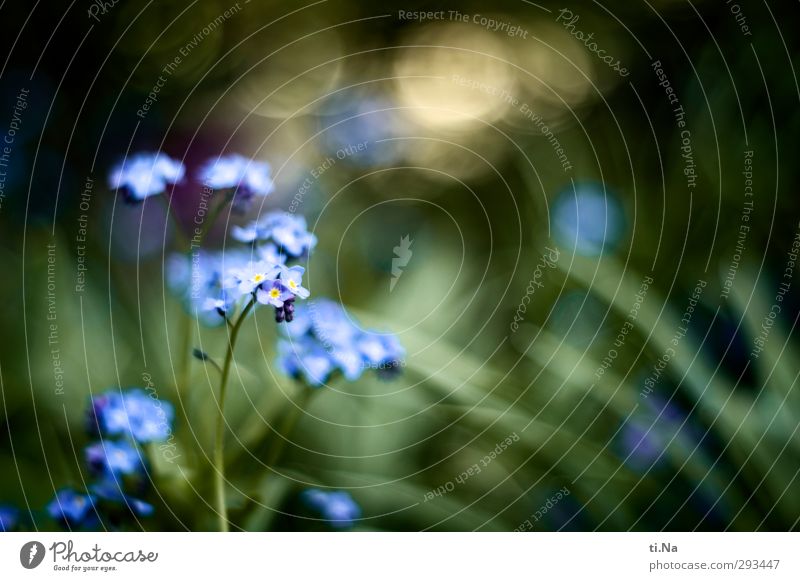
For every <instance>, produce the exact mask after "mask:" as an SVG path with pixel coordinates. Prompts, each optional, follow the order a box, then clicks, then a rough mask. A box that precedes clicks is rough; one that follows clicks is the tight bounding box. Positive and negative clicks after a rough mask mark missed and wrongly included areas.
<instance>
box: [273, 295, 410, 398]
mask: <svg viewBox="0 0 800 581" xmlns="http://www.w3.org/2000/svg"><path fill="white" fill-rule="evenodd" d="M295 317H296V319H295V321H294V323H292V325H289V326H287V327H283V328H282V333H283V335H284V337H285V338H284V339H282V340H281V341H280V343H279V345H278V353H279V356H278V366H279V367H280V368H281V369H282V370H283V371H284V372H285V373H286V374H288V375H290V376H291V377H294V378H296V379H301V380H303V381H305V383H307V384H308V385H310V386H312V387H318V386H320V385H322V384H324V383H326V382H327V381H328V379H329V378H330V377H331V375H333V373H334V372H337V371H338V372H341V374H342V375H343V376H344V377H345V379H347V380H348V381H355V380H356V379H358V378H359V377H360V376H361V374H362V373H363V371H364V369H366V368H373V369H375V370H377V371H378V374H379V375H380V376H382V377H386V378H389V377H391V376H393V375H394V374H395V372H396V371H397V370H398V369H399V367H400V362H401V361H402V359H403V357H404V356H405V350H404V349H403V347H402V346H401V345H400V341H399V340H398V339H397V337H396V336H395V335H389V334H380V333H376V332H373V331H364V330H362V329H361V328H360V327H358V325H357V323H356V322H355V321H354V320H353V319H351V318H350V316H349V315H348V314H347V312H346V311H345V309H344V308H343V307H342V306H341V305H340V304H338V303H336V302H334V301H331V300H328V299H316V300H314V301H312V302H311V303H309V304H308V305H307V306H305V307H302V308H299V309H298V310H297V311H296V313H295Z"/></svg>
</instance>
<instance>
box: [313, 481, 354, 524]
mask: <svg viewBox="0 0 800 581" xmlns="http://www.w3.org/2000/svg"><path fill="white" fill-rule="evenodd" d="M301 497H302V500H303V502H304V503H305V504H306V505H307V506H308V507H309V508H311V509H312V510H314V511H315V512H317V513H318V514H319V515H320V516H321V517H322V518H324V519H325V520H327V521H328V522H329V523H330V525H331V526H332V527H334V528H337V529H345V528H350V527H352V526H353V521H355V520H357V519H359V518H361V507H360V506H358V504H356V501H355V500H353V497H352V496H350V494H349V493H348V492H345V491H344V490H335V491H325V490H319V489H317V488H309V489H308V490H304V491H303V492H302V494H301Z"/></svg>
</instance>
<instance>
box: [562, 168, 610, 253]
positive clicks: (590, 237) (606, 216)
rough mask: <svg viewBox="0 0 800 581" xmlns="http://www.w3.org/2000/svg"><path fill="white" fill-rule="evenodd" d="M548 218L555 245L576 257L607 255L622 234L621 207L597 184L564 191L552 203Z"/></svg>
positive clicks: (580, 184)
mask: <svg viewBox="0 0 800 581" xmlns="http://www.w3.org/2000/svg"><path fill="white" fill-rule="evenodd" d="M551 215H552V221H553V228H554V232H555V235H556V237H557V239H558V241H559V243H560V244H562V245H563V246H564V247H566V248H569V249H574V250H575V252H577V253H578V254H583V255H587V256H598V255H600V254H603V253H604V252H610V251H612V250H614V249H615V248H616V246H617V244H618V243H619V241H620V239H621V238H622V235H623V229H624V223H625V217H624V213H623V211H622V206H621V205H620V203H619V201H618V200H617V198H616V197H615V196H614V195H613V194H612V193H611V192H610V191H609V190H607V189H605V188H604V187H603V186H602V185H601V184H596V183H579V184H576V185H575V189H574V190H573V189H572V187H570V188H567V189H566V190H564V191H563V192H562V193H561V194H559V196H558V198H557V199H556V201H555V203H554V204H553V208H552V214H551Z"/></svg>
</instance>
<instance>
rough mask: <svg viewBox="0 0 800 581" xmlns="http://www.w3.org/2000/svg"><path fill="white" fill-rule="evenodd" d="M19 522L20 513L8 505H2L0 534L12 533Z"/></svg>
mask: <svg viewBox="0 0 800 581" xmlns="http://www.w3.org/2000/svg"><path fill="white" fill-rule="evenodd" d="M18 521H19V511H18V510H17V509H16V508H15V507H13V506H9V505H7V504H0V532H2V533H8V532H11V531H12V530H13V529H14V528H15V527H16V526H17V522H18Z"/></svg>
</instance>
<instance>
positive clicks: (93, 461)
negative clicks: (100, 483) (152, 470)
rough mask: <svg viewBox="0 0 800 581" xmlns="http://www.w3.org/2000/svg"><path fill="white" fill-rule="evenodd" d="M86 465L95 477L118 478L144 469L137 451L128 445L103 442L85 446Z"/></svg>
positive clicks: (108, 441)
mask: <svg viewBox="0 0 800 581" xmlns="http://www.w3.org/2000/svg"><path fill="white" fill-rule="evenodd" d="M85 454H86V464H87V465H88V466H89V469H90V471H91V472H92V474H94V475H95V476H100V477H110V478H112V479H115V478H119V477H121V476H124V475H127V474H138V473H141V471H142V470H143V468H144V463H143V458H142V455H141V453H140V452H139V450H138V449H137V448H136V447H134V446H132V445H131V444H130V443H128V442H125V441H122V442H115V441H113V440H105V441H103V442H94V443H93V444H89V445H88V446H86V451H85Z"/></svg>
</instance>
